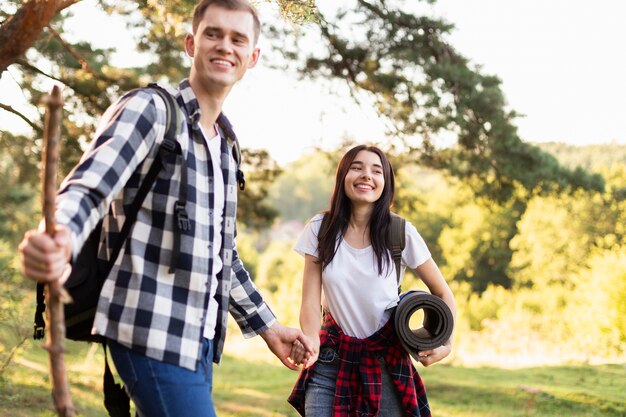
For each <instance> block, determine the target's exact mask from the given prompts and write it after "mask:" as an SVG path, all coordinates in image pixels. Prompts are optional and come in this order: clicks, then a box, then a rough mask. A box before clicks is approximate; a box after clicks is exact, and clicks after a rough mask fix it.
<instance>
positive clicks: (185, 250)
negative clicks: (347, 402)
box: [20, 0, 311, 417]
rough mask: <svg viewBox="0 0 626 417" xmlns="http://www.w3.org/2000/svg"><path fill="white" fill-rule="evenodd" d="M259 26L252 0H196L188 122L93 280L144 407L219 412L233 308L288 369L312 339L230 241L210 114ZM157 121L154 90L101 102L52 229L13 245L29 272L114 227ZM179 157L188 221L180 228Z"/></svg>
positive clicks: (172, 412) (102, 315) (159, 412)
mask: <svg viewBox="0 0 626 417" xmlns="http://www.w3.org/2000/svg"><path fill="white" fill-rule="evenodd" d="M259 26H260V24H259V20H258V16H257V13H256V11H255V9H254V8H253V7H252V6H251V5H250V4H249V3H248V2H247V0H203V1H201V2H200V3H199V4H198V5H197V6H196V8H195V10H194V17H193V25H192V27H193V34H188V35H187V36H186V38H185V50H186V53H187V54H188V55H189V56H190V57H192V58H193V64H192V67H191V71H190V75H189V79H188V80H184V81H182V82H181V83H180V85H179V88H178V90H176V91H173V94H174V95H175V96H176V97H177V100H178V103H179V104H180V107H181V110H182V112H183V114H184V117H185V122H186V123H184V125H185V126H184V128H183V131H182V133H181V134H179V136H178V138H177V139H178V142H179V143H180V145H181V154H182V157H181V156H176V157H175V158H170V159H166V161H165V167H164V168H163V169H162V170H161V172H160V173H159V176H158V178H157V181H156V183H155V185H154V186H153V188H152V190H151V192H150V193H149V194H148V196H147V198H146V202H145V203H144V205H143V207H142V209H141V211H140V212H139V213H138V216H137V220H136V222H135V225H134V227H133V229H132V231H131V233H130V236H129V237H128V239H127V241H126V244H125V247H124V250H123V251H122V253H121V254H120V256H119V257H118V258H117V260H116V262H115V265H114V266H113V269H112V271H111V273H110V274H109V276H108V278H107V279H106V281H105V283H104V285H103V288H102V292H101V295H100V301H99V305H98V311H97V314H96V318H95V321H94V331H95V332H96V333H97V334H100V335H103V336H104V337H106V338H107V340H108V345H109V347H110V351H111V355H112V357H113V360H114V362H115V365H116V368H117V370H118V373H120V376H121V377H122V379H123V381H124V384H125V386H126V388H127V390H128V391H129V393H130V395H131V398H132V399H133V401H134V403H135V406H136V408H137V412H138V415H139V416H147V417H158V416H177V417H181V416H215V411H214V406H213V402H212V399H211V387H212V362H216V363H218V362H219V359H220V356H221V354H222V349H223V343H224V337H225V332H226V320H227V312H228V311H229V310H230V312H231V314H232V315H233V316H234V317H235V319H236V321H237V323H238V325H239V326H240V327H241V329H242V332H243V333H244V335H245V336H248V337H250V336H253V335H256V334H260V335H261V337H262V338H263V339H264V340H265V342H266V343H267V345H268V347H269V348H270V350H271V351H272V352H273V353H274V354H275V355H276V356H277V357H278V358H280V360H281V361H282V362H283V363H284V364H285V365H286V366H287V367H289V368H291V369H297V366H296V364H294V363H293V362H292V361H291V360H290V358H289V354H290V351H291V346H292V343H294V342H295V341H296V340H299V341H300V342H301V343H303V344H304V345H305V346H307V347H310V346H311V345H310V342H309V341H308V339H307V338H306V337H305V336H304V335H303V334H302V333H301V332H300V331H299V330H296V329H292V328H287V327H285V326H283V325H281V324H279V323H278V322H277V321H276V318H275V317H274V315H273V313H272V312H271V310H270V309H269V307H268V306H267V305H266V304H265V302H264V301H263V299H262V297H261V295H260V294H259V293H258V291H257V289H256V287H255V286H254V284H253V282H252V281H251V279H250V276H249V274H248V273H247V272H246V270H245V269H244V268H243V265H242V263H241V261H240V259H239V257H238V254H237V250H236V244H235V241H234V235H235V214H236V194H237V193H236V182H237V178H236V170H237V167H236V162H235V160H234V158H233V156H232V155H233V153H232V147H233V143H232V141H231V140H227V138H225V137H224V136H225V135H224V134H223V131H222V130H221V128H220V127H219V126H218V124H217V123H216V121H217V120H218V115H220V112H221V109H222V104H223V102H224V100H225V99H226V97H227V95H228V93H229V92H230V90H231V88H232V87H233V85H234V84H235V83H236V82H237V81H239V80H240V79H241V78H242V77H243V75H244V74H245V72H246V70H247V69H248V68H252V67H254V66H255V65H256V63H257V61H258V59H259V48H258V47H256V42H257V39H258V36H259ZM165 127H166V110H165V105H164V103H163V100H162V99H160V97H158V96H157V95H156V94H154V93H151V92H150V90H139V91H135V92H132V93H131V94H128V95H126V96H125V97H123V98H122V99H121V100H119V101H118V102H117V103H115V104H114V105H112V106H111V108H109V109H108V110H107V112H106V113H105V114H104V116H103V120H102V122H101V124H100V127H99V129H98V131H97V132H96V137H95V140H94V143H93V144H92V145H91V147H90V149H89V150H88V151H87V152H86V153H85V155H83V158H82V159H81V161H80V162H79V164H78V165H77V166H76V167H75V168H74V170H73V171H72V172H71V173H70V174H69V175H68V177H67V178H66V179H65V180H64V182H63V184H62V185H61V190H60V192H59V196H58V199H57V212H56V220H57V224H58V227H57V231H56V233H55V235H54V236H53V237H49V236H47V235H46V234H44V233H42V232H40V231H34V230H33V231H29V232H28V233H27V234H26V235H25V237H24V240H23V241H22V243H21V244H20V252H21V254H22V269H23V272H24V274H25V275H26V276H27V277H29V278H31V279H34V280H36V281H40V282H49V281H52V280H55V279H59V277H60V276H62V274H63V271H64V269H65V268H66V266H67V264H68V261H69V260H70V259H71V258H72V255H73V254H76V253H78V251H79V249H80V248H81V247H82V244H83V242H84V241H85V239H86V238H87V236H88V235H89V234H90V232H91V231H92V230H93V229H94V227H95V225H96V223H97V222H98V221H99V220H100V219H101V218H103V217H105V216H106V217H105V222H104V228H105V231H106V233H107V235H108V236H109V237H111V236H112V235H113V234H114V233H116V232H117V231H119V229H120V228H121V224H122V223H123V221H124V215H123V209H124V208H125V207H126V208H127V207H129V206H130V203H131V202H132V199H133V197H134V195H135V194H136V192H137V188H138V186H139V184H140V183H141V179H142V178H143V176H145V174H146V172H147V171H148V169H149V167H150V166H151V164H152V161H153V160H154V158H155V157H156V154H157V152H158V148H159V143H160V141H161V140H162V138H163V133H164V131H165ZM172 156H174V155H172ZM181 159H182V160H184V161H183V162H184V163H181ZM144 161H145V163H144ZM181 167H183V168H181ZM184 167H186V171H185V173H186V176H187V181H188V187H186V192H187V203H186V212H187V213H188V215H189V218H190V222H191V228H190V230H189V231H185V232H182V233H180V234H179V236H178V239H176V238H175V230H174V229H175V227H176V226H175V221H176V219H175V216H174V214H173V212H174V203H175V202H176V201H177V199H178V198H179V191H180V188H181V187H180V184H181V181H183V183H184V180H183V178H182V177H181V172H182V170H183V169H185V168H184ZM176 240H178V243H175V241H176ZM176 248H178V249H179V250H178V251H177V250H176ZM175 252H178V253H177V255H178V256H175V255H174V253H175ZM173 258H174V259H173ZM170 267H173V268H170Z"/></svg>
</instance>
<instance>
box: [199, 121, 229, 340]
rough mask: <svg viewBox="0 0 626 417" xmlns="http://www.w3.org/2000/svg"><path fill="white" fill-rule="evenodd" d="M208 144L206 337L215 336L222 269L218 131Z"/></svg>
mask: <svg viewBox="0 0 626 417" xmlns="http://www.w3.org/2000/svg"><path fill="white" fill-rule="evenodd" d="M201 130H202V135H203V136H204V137H205V138H207V135H206V133H205V132H204V130H203V129H202V128H201ZM207 144H208V145H209V155H211V163H212V165H213V198H214V202H213V230H214V233H213V273H212V275H211V291H210V294H209V306H208V308H207V316H206V322H205V325H204V332H203V336H204V337H206V338H207V339H213V338H214V337H215V324H216V320H217V307H218V306H217V300H216V299H215V293H216V292H217V285H218V284H217V274H219V272H220V271H221V270H222V266H223V264H222V258H220V249H221V248H222V233H221V230H222V221H223V212H224V176H223V175H222V151H221V149H220V148H221V145H222V138H221V137H220V135H219V133H218V134H217V135H215V136H213V137H212V138H211V139H207Z"/></svg>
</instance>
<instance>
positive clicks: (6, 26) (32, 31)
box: [0, 0, 80, 74]
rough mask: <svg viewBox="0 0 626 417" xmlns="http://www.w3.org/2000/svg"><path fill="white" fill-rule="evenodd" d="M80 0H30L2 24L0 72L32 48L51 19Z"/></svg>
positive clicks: (0, 31)
mask: <svg viewBox="0 0 626 417" xmlns="http://www.w3.org/2000/svg"><path fill="white" fill-rule="evenodd" d="M78 1H80V0H55V1H51V0H29V1H27V2H25V3H24V4H22V7H20V8H19V9H18V11H17V12H16V13H15V14H14V15H13V16H11V17H9V18H8V19H7V20H5V21H4V22H3V23H2V26H0V74H2V73H3V72H4V71H5V70H6V69H7V68H8V67H9V65H11V64H13V63H15V61H16V60H17V59H18V58H19V57H20V56H22V55H24V53H25V52H26V51H27V50H28V48H30V47H31V46H32V45H33V44H34V43H35V41H36V40H37V39H38V38H39V36H41V33H42V32H43V29H44V27H46V26H47V25H48V24H49V23H50V20H52V18H53V17H54V15H56V14H57V13H59V12H60V11H61V10H63V9H65V8H66V7H68V6H70V5H72V4H74V3H77V2H78Z"/></svg>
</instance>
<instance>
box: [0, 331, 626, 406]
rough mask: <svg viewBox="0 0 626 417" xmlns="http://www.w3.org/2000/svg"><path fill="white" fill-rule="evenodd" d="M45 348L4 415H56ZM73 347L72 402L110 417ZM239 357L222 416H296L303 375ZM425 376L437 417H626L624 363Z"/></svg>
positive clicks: (448, 370) (36, 348)
mask: <svg viewBox="0 0 626 417" xmlns="http://www.w3.org/2000/svg"><path fill="white" fill-rule="evenodd" d="M40 346H41V344H40V343H38V342H37V343H36V342H29V343H27V345H26V346H24V348H23V349H22V350H21V351H20V352H19V353H18V355H17V357H16V358H15V359H14V361H13V362H12V363H11V364H10V365H9V366H8V367H7V369H6V370H5V372H4V374H3V375H2V376H1V377H0V416H12V417H35V416H37V417H54V416H55V413H54V411H53V407H52V401H51V397H50V382H49V377H48V359H47V354H46V352H45V351H44V350H43V349H41V348H40ZM252 346H254V344H251V346H250V347H252ZM67 349H68V355H67V356H66V363H67V368H68V369H69V371H70V384H71V392H72V398H73V401H74V404H75V406H76V408H77V410H78V413H79V415H80V416H89V417H105V416H106V413H105V411H104V408H103V406H102V361H103V357H102V351H101V349H98V350H97V351H95V352H93V351H92V352H90V350H89V345H87V344H84V343H71V342H68V343H67ZM227 352H228V349H227ZM241 356H242V355H241V354H238V356H237V357H234V356H232V355H231V354H227V355H226V356H225V357H224V359H223V362H222V364H221V365H219V366H217V367H215V393H214V399H215V402H216V405H217V410H218V415H219V416H220V417H296V416H297V414H296V412H295V411H294V410H293V409H292V408H291V406H289V405H288V404H287V402H286V398H287V396H288V395H289V393H290V392H291V388H292V387H293V384H294V382H295V380H296V377H297V373H296V372H293V371H290V370H288V369H286V368H284V367H283V366H282V365H281V364H280V363H279V362H278V361H277V360H274V361H271V362H268V361H266V360H257V359H255V360H244V359H242V358H241ZM251 356H252V355H251ZM419 370H420V373H421V374H422V376H423V379H424V381H425V383H426V387H427V390H428V394H429V398H430V402H431V408H432V410H433V415H434V416H435V417H531V416H537V417H538V416H541V417H626V365H624V364H614V365H601V366H556V367H534V368H523V369H517V370H510V369H499V368H463V367H456V366H448V365H441V364H440V365H434V366H432V367H430V368H426V369H424V368H422V367H420V368H419Z"/></svg>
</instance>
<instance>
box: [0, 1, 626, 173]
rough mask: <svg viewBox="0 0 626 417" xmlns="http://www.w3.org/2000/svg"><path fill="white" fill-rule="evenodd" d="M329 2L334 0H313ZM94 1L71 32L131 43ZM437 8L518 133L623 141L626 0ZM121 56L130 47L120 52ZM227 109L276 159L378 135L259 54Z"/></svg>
mask: <svg viewBox="0 0 626 417" xmlns="http://www.w3.org/2000/svg"><path fill="white" fill-rule="evenodd" d="M327 1H334V0H322V1H320V2H318V3H320V4H322V3H325V2H327ZM96 9H97V5H96V3H95V0H83V1H81V2H80V3H78V4H76V5H74V6H71V10H73V11H74V12H75V13H76V14H77V15H79V16H80V17H81V18H80V19H77V21H80V22H83V25H77V26H76V28H77V30H78V31H79V32H80V33H87V32H90V33H93V34H94V35H95V34H106V38H102V37H100V42H102V45H107V44H108V45H117V46H121V47H124V46H126V47H130V46H132V45H130V43H129V42H128V36H127V35H125V34H124V28H123V27H122V26H120V25H119V24H117V23H116V22H113V21H111V19H108V18H106V17H103V16H96V15H95V14H94V10H96ZM433 13H434V14H436V15H439V16H442V17H444V18H446V19H447V20H448V21H449V22H451V23H454V24H455V25H456V30H455V31H454V32H453V34H452V36H451V37H450V41H451V43H452V45H453V46H455V47H456V48H457V50H458V51H460V52H461V53H462V54H463V55H464V56H466V57H468V58H469V59H470V60H471V61H472V63H474V64H476V65H481V66H482V68H483V71H484V72H486V73H489V74H496V75H497V76H498V77H499V78H500V79H501V80H502V82H503V83H502V87H503V90H504V94H505V97H506V98H507V101H508V103H509V105H510V107H511V108H513V109H515V110H516V111H517V112H519V113H522V114H524V115H525V116H526V117H524V118H522V119H519V120H518V122H517V125H518V127H519V132H520V136H521V137H522V139H524V140H527V141H561V142H567V143H571V144H589V143H607V142H616V143H622V144H626V115H625V110H626V105H625V104H624V98H625V97H626V82H625V81H624V74H626V52H625V51H626V49H625V48H624V47H623V45H622V43H623V41H624V39H626V25H624V24H623V23H622V22H623V20H624V18H626V3H624V2H621V1H617V0H595V1H593V2H590V1H588V0H585V1H583V0H549V1H546V0H525V1H513V0H463V1H458V0H439V1H438V2H437V3H436V4H435V5H434V6H433ZM261 46H262V47H263V46H264V44H263V43H261ZM131 56H134V57H135V58H137V55H136V54H135V55H131ZM119 59H120V60H126V61H127V60H128V59H129V55H127V54H124V52H123V51H122V52H121V53H120V55H119ZM127 62H128V61H127ZM134 63H135V64H136V62H134ZM4 85H6V80H5V77H3V85H2V87H1V90H0V91H7V90H6V89H5V88H4ZM339 89H340V90H341V88H339ZM0 95H1V96H4V94H3V93H2V94H0ZM344 96H345V94H344ZM0 101H4V99H2V100H0ZM225 111H226V112H227V114H228V115H229V117H230V119H231V120H232V121H233V123H234V125H235V128H236V131H237V133H238V136H239V138H240V141H241V143H242V146H244V147H249V148H265V149H268V150H269V151H270V154H271V155H272V157H273V158H274V159H276V160H277V161H278V162H279V163H281V164H284V163H286V162H289V161H292V160H294V159H297V158H298V157H299V156H300V155H301V154H302V153H303V152H305V151H307V150H309V149H311V147H312V146H314V145H321V146H324V147H332V146H333V145H334V144H336V143H337V142H338V141H339V140H340V138H341V137H342V136H344V135H346V134H347V135H350V136H352V137H354V138H356V139H357V140H360V141H378V140H381V139H382V138H383V137H384V126H383V125H382V123H381V122H380V121H379V118H378V116H377V115H376V114H375V113H374V111H373V110H372V109H371V107H370V106H368V105H364V106H361V107H359V106H356V105H354V104H353V102H352V101H351V99H349V98H345V97H344V98H341V97H338V96H336V95H330V94H328V92H327V91H326V90H325V89H324V88H321V87H320V86H319V85H316V84H313V83H310V82H303V81H298V80H297V79H296V77H295V76H292V75H289V74H287V73H285V72H282V71H277V70H272V69H269V68H268V66H267V63H265V62H264V61H263V56H262V59H261V62H260V64H259V66H257V68H254V69H253V70H250V71H249V72H248V73H247V74H246V76H245V78H244V80H243V81H241V82H240V83H239V85H237V86H236V87H235V88H234V90H233V92H232V93H231V95H230V97H229V98H228V100H227V103H226V105H225Z"/></svg>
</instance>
